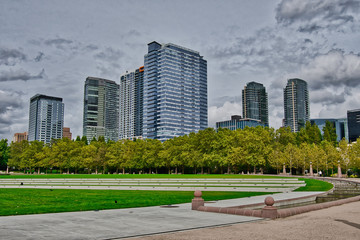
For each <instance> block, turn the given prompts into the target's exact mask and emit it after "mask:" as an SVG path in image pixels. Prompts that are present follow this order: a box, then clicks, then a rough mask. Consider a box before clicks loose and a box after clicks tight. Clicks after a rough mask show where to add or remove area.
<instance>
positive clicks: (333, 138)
mask: <svg viewBox="0 0 360 240" xmlns="http://www.w3.org/2000/svg"><path fill="white" fill-rule="evenodd" d="M323 132H324V135H323V138H324V140H325V141H328V142H330V143H332V144H333V145H334V146H336V144H337V135H336V129H335V126H334V123H332V122H329V121H326V122H325V126H324V127H323Z"/></svg>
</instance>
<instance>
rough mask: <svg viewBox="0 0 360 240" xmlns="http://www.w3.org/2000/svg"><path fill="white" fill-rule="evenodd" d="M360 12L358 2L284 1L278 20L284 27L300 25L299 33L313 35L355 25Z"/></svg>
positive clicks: (343, 0) (278, 13)
mask: <svg viewBox="0 0 360 240" xmlns="http://www.w3.org/2000/svg"><path fill="white" fill-rule="evenodd" d="M359 12H360V2H359V1H358V0H332V1H322V0H282V1H281V2H280V3H279V4H278V6H277V8H276V20H277V22H278V23H281V24H283V25H284V26H289V25H294V24H299V25H296V26H297V27H298V31H300V32H309V33H312V32H317V31H319V30H321V29H326V30H329V31H331V30H337V29H338V28H339V27H341V26H343V25H345V24H347V23H354V22H356V20H358V19H357V16H358V14H359Z"/></svg>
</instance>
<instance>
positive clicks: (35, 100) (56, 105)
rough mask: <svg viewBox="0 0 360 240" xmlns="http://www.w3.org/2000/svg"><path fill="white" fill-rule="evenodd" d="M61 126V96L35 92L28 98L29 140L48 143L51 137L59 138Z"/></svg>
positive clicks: (62, 116) (61, 131) (60, 136)
mask: <svg viewBox="0 0 360 240" xmlns="http://www.w3.org/2000/svg"><path fill="white" fill-rule="evenodd" d="M63 126H64V103H63V102H62V98H58V97H51V96H46V95H41V94H37V95H35V96H33V97H32V98H31V99H30V111H29V132H28V140H29V141H35V140H37V141H41V142H44V143H50V141H51V139H61V138H62V136H63Z"/></svg>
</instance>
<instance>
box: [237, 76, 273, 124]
mask: <svg viewBox="0 0 360 240" xmlns="http://www.w3.org/2000/svg"><path fill="white" fill-rule="evenodd" d="M242 106H243V117H244V118H245V119H256V120H260V122H261V123H262V124H264V125H265V126H269V110H268V96H267V93H266V89H265V87H264V85H262V84H261V83H257V82H249V83H247V84H246V86H245V87H244V89H243V90H242Z"/></svg>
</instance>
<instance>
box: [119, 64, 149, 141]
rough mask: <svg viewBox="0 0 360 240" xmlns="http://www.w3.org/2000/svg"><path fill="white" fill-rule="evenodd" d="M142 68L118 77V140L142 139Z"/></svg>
mask: <svg viewBox="0 0 360 240" xmlns="http://www.w3.org/2000/svg"><path fill="white" fill-rule="evenodd" d="M143 80H144V67H140V68H139V69H136V70H135V71H133V72H129V73H128V72H126V74H124V75H122V76H121V77H120V129H119V138H120V139H133V138H138V137H142V122H143V121H142V120H143V88H144V87H143Z"/></svg>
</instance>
